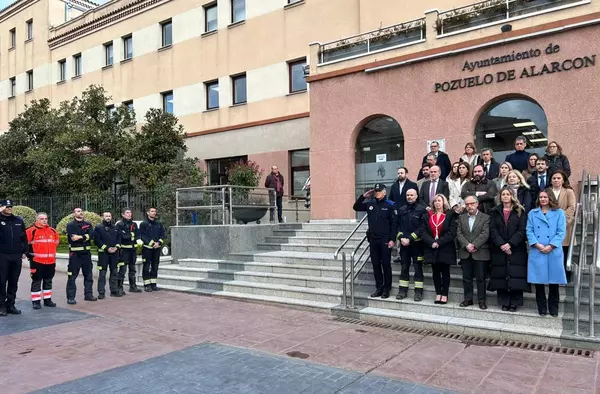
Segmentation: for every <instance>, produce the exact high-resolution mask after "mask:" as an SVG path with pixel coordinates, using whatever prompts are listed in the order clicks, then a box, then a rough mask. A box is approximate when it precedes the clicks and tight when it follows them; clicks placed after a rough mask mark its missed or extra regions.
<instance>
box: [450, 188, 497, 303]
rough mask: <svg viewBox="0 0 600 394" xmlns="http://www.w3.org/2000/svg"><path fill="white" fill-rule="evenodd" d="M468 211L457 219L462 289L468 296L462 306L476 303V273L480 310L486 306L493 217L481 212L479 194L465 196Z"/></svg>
mask: <svg viewBox="0 0 600 394" xmlns="http://www.w3.org/2000/svg"><path fill="white" fill-rule="evenodd" d="M465 205H466V207H467V211H466V212H465V213H463V214H462V215H460V217H459V219H458V229H457V235H456V240H457V241H458V246H459V250H458V258H459V259H460V264H461V266H462V272H463V289H464V294H465V298H464V300H463V302H461V303H460V306H461V307H467V306H470V305H473V276H475V278H476V280H477V299H478V301H479V308H480V309H487V304H486V299H485V292H486V286H485V273H486V271H487V265H488V264H489V261H490V247H489V244H488V240H489V238H490V217H489V216H488V215H486V214H485V213H483V212H480V211H479V210H478V209H477V207H478V205H479V201H478V200H477V197H475V196H473V195H469V196H467V197H466V198H465Z"/></svg>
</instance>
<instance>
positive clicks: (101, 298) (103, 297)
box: [98, 294, 112, 300]
mask: <svg viewBox="0 0 600 394" xmlns="http://www.w3.org/2000/svg"><path fill="white" fill-rule="evenodd" d="M111 296H112V294H111ZM105 298H106V296H105V295H104V294H98V299H99V300H103V299H105Z"/></svg>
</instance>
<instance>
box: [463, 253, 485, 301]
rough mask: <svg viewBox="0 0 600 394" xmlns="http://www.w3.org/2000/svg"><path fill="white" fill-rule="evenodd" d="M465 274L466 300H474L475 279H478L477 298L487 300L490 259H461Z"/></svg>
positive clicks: (464, 288)
mask: <svg viewBox="0 0 600 394" xmlns="http://www.w3.org/2000/svg"><path fill="white" fill-rule="evenodd" d="M460 264H461V266H462V274H463V290H464V294H465V299H464V300H465V301H473V279H475V280H476V281H477V300H478V301H479V302H485V299H486V297H485V292H486V286H485V273H486V270H487V266H488V261H480V260H473V258H472V257H469V258H468V259H464V260H461V261H460Z"/></svg>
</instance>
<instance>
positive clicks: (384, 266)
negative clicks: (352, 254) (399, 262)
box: [369, 239, 392, 291]
mask: <svg viewBox="0 0 600 394" xmlns="http://www.w3.org/2000/svg"><path fill="white" fill-rule="evenodd" d="M369 251H370V252H371V263H372V264H373V275H374V276H375V287H376V288H377V290H381V291H384V290H387V291H390V289H391V288H392V264H391V262H390V260H391V258H392V249H390V248H388V245H387V241H385V240H379V239H372V240H371V241H370V242H369Z"/></svg>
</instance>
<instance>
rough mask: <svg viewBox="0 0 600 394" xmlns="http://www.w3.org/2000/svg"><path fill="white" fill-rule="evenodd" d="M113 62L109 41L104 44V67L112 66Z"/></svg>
mask: <svg viewBox="0 0 600 394" xmlns="http://www.w3.org/2000/svg"><path fill="white" fill-rule="evenodd" d="M113 60H114V58H113V43H112V41H111V42H107V43H106V44H104V65H105V66H112V64H113Z"/></svg>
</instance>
